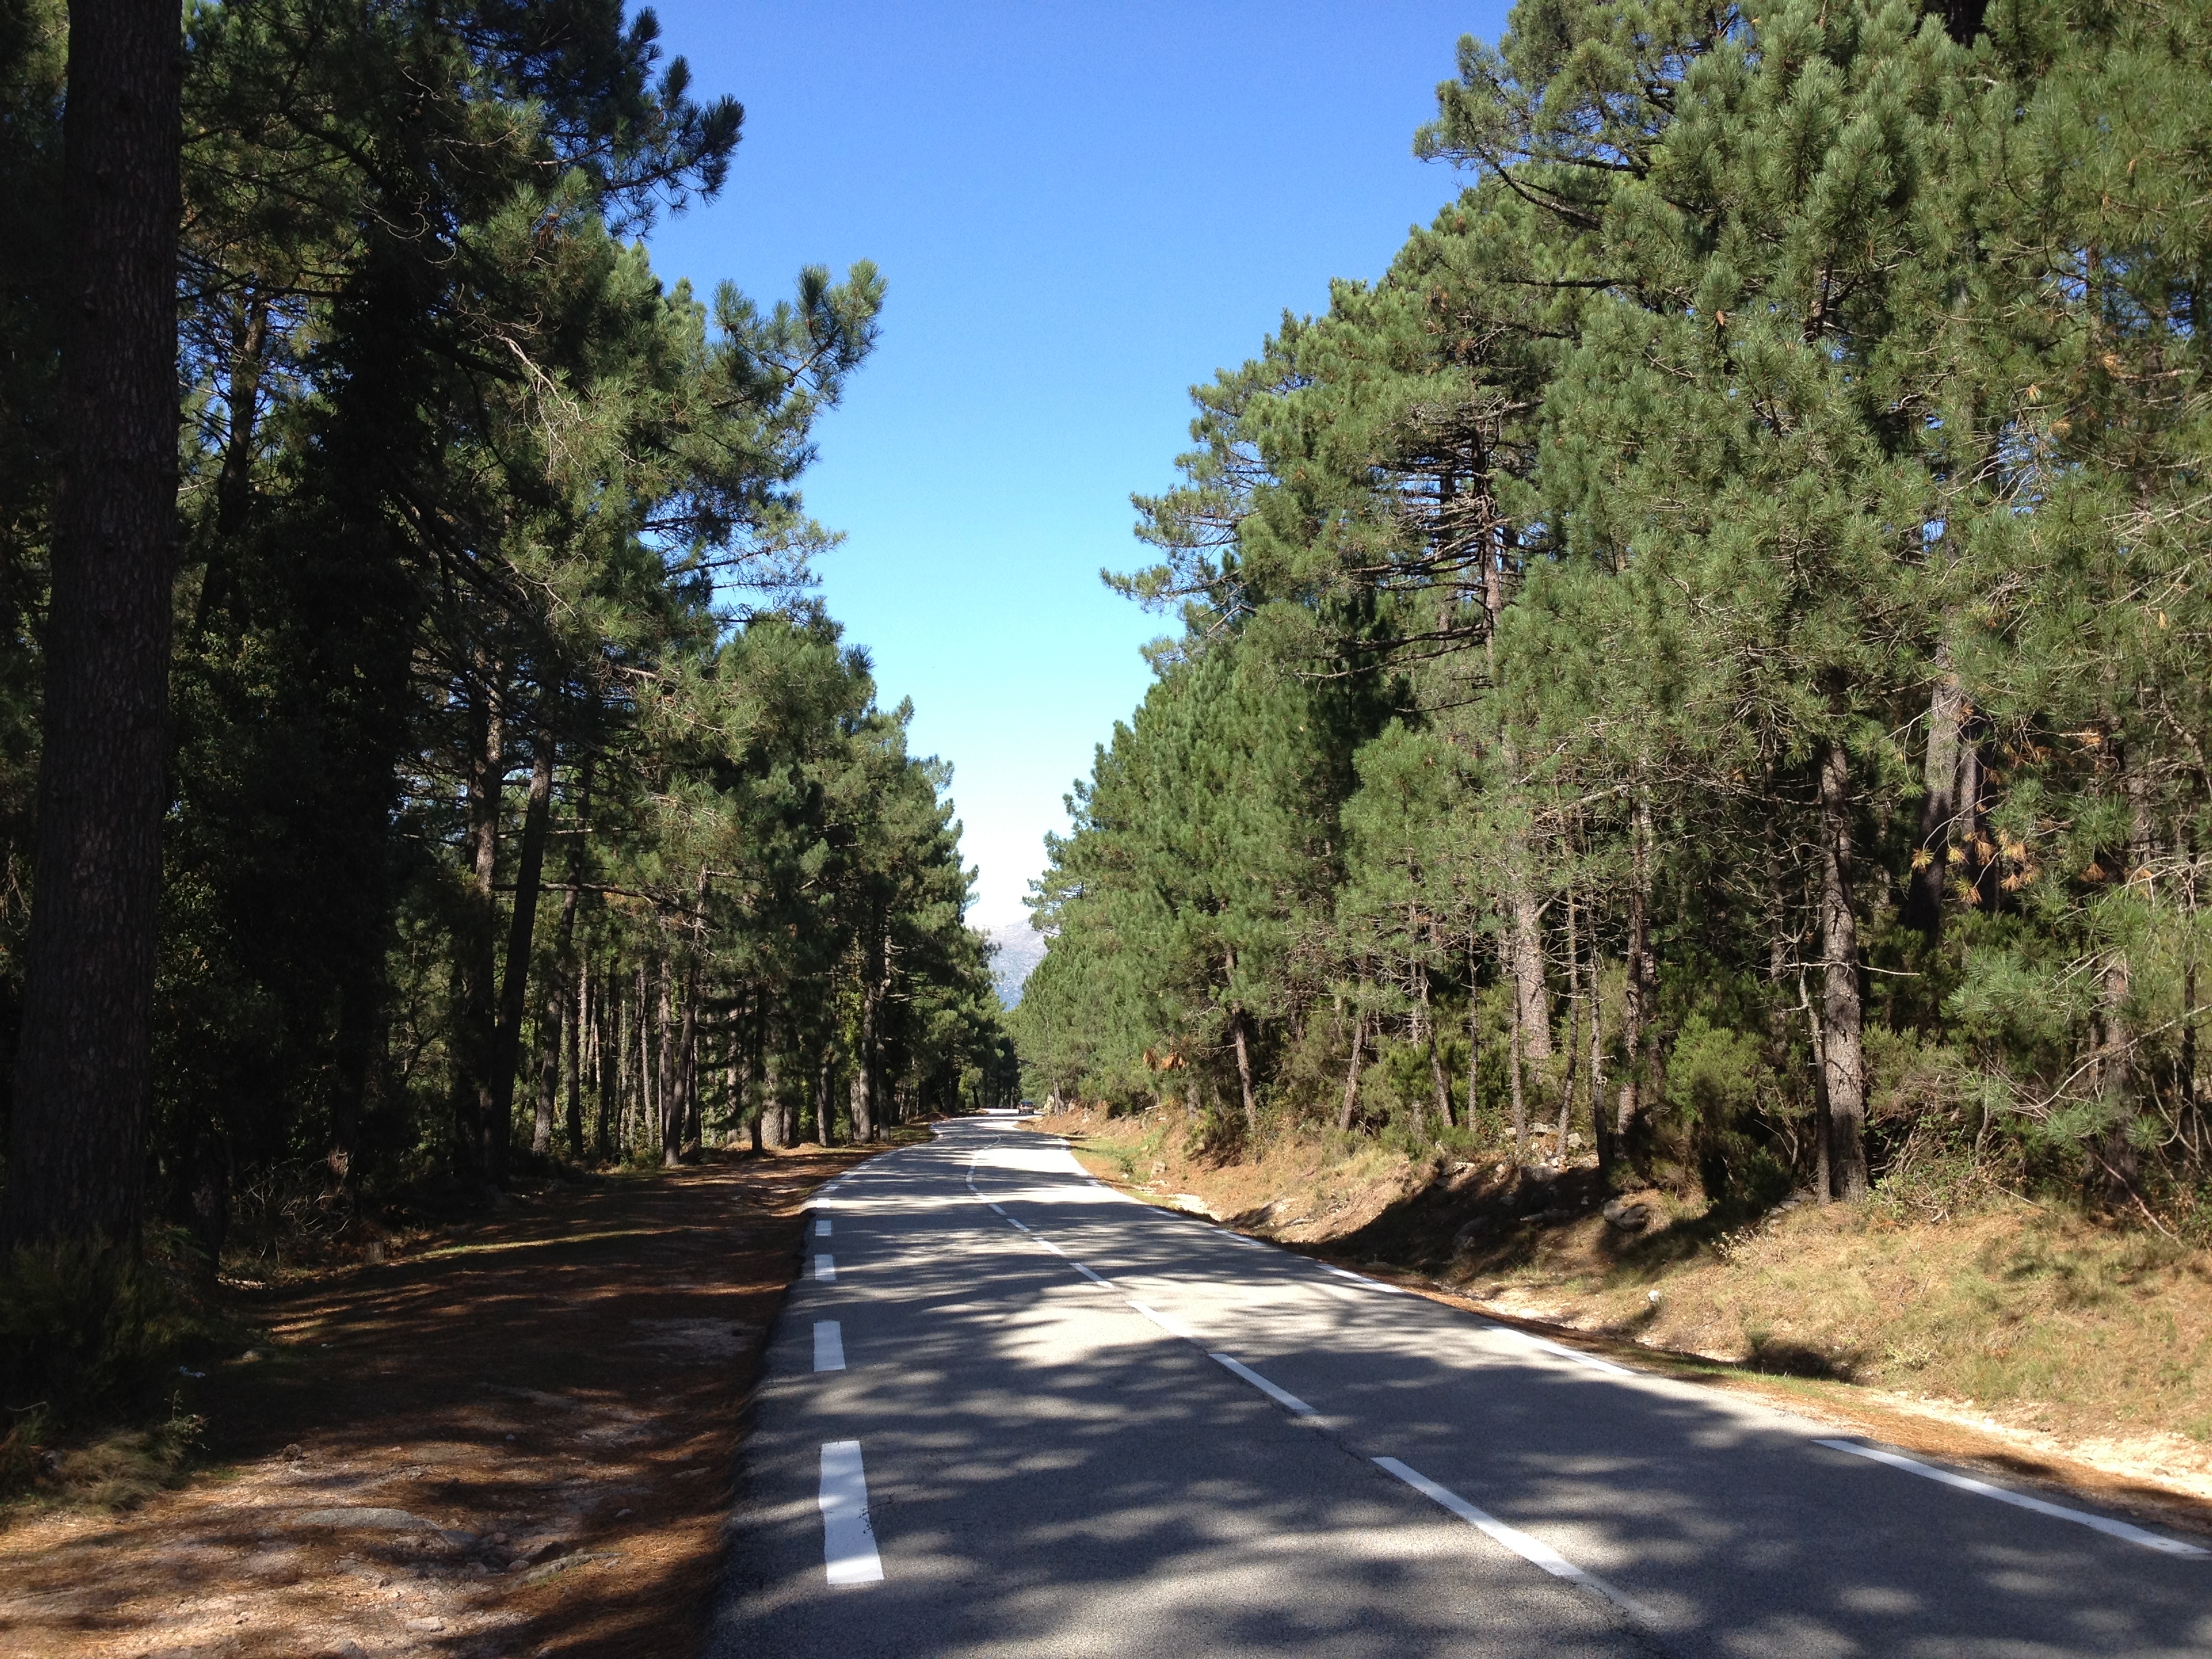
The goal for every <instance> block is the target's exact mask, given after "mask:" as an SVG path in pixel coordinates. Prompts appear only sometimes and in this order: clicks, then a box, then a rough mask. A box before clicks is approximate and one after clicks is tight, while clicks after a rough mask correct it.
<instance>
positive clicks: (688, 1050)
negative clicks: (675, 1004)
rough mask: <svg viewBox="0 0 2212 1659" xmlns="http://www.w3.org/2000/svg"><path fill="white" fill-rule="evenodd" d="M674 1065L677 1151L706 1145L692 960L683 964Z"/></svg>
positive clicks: (696, 975) (695, 971) (695, 974)
mask: <svg viewBox="0 0 2212 1659" xmlns="http://www.w3.org/2000/svg"><path fill="white" fill-rule="evenodd" d="M676 1065H677V1071H678V1077H679V1078H680V1079H681V1080H680V1081H679V1082H678V1085H677V1092H678V1094H679V1095H680V1096H681V1097H683V1102H684V1109H683V1122H682V1123H681V1124H680V1125H679V1126H678V1129H677V1132H676V1138H677V1142H678V1151H679V1152H681V1151H683V1150H684V1149H687V1148H690V1147H692V1146H700V1147H704V1146H705V1145H706V1144H707V1126H706V1121H705V1119H704V1117H703V1116H702V1114H701V1110H700V1104H699V963H698V960H697V958H696V957H694V958H692V959H691V960H689V961H687V962H686V963H684V1013H683V1024H682V1030H681V1034H680V1035H679V1036H678V1038H677V1041H676Z"/></svg>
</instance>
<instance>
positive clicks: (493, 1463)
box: [0, 1149, 863, 1659]
mask: <svg viewBox="0 0 2212 1659" xmlns="http://www.w3.org/2000/svg"><path fill="white" fill-rule="evenodd" d="M860 1156H863V1154H860V1153H858V1152H853V1151H849V1150H839V1151H835V1152H824V1151H820V1150H815V1149H807V1150H802V1151H799V1152H792V1153H787V1154H783V1155H781V1156H771V1157H768V1158H742V1159H736V1160H732V1161H731V1162H727V1163H719V1164H709V1165H708V1166H706V1167H702V1168H698V1169H688V1170H675V1171H671V1172H667V1173H665V1174H654V1175H652V1176H637V1177H626V1178H623V1179H619V1180H615V1181H610V1182H604V1183H602V1184H599V1185H597V1186H594V1187H592V1188H587V1189H584V1190H577V1189H574V1188H563V1189H556V1190H555V1191H554V1193H553V1194H550V1195H548V1196H544V1197H542V1198H540V1199H538V1200H534V1201H531V1202H527V1203H518V1204H517V1205H516V1206H514V1207H513V1208H511V1209H509V1210H508V1211H507V1212H505V1213H503V1214H502V1215H501V1216H500V1217H498V1218H495V1219H493V1220H489V1221H487V1222H483V1223H481V1224H478V1225H470V1226H467V1227H465V1228H461V1229H458V1230H455V1231H451V1232H448V1233H447V1234H446V1235H445V1236H443V1237H438V1238H432V1239H425V1240H422V1241H420V1242H419V1243H416V1245H414V1246H412V1247H410V1249H409V1251H408V1253H407V1255H406V1258H405V1259H404V1260H398V1261H392V1262H390V1263H387V1264H386V1265H381V1266H375V1267H366V1266H365V1267H349V1268H344V1269H339V1270H334V1271H332V1272H330V1273H324V1274H320V1275H317V1276H315V1277H313V1278H311V1279H308V1280H307V1281H305V1282H302V1283H297V1284H295V1285H288V1286H284V1287H282V1288H277V1289H270V1290H264V1291H248V1292H242V1293H240V1297H239V1303H240V1305H239V1306H238V1307H237V1308H236V1309H235V1312H236V1313H237V1315H238V1316H239V1317H240V1319H241V1320H242V1321H244V1322H247V1323H249V1324H251V1325H253V1326H256V1327H258V1328H264V1329H266V1330H267V1331H268V1332H270V1334H271V1336H272V1337H273V1339H274V1340H273V1342H264V1343H263V1344H262V1345H260V1346H258V1348H256V1349H254V1350H252V1351H251V1352H249V1354H248V1355H246V1356H243V1357H241V1358H237V1359H234V1360H233V1361H231V1362H230V1363H228V1364H225V1365H223V1366H221V1367H219V1368H216V1370H214V1371H213V1372H212V1373H211V1374H210V1376H209V1377H208V1378H207V1380H206V1381H205V1382H204V1383H197V1384H196V1385H194V1389H195V1392H194V1395H193V1397H192V1398H191V1400H190V1401H189V1402H188V1403H189V1405H190V1408H191V1410H193V1411H195V1412H197V1413H200V1414H202V1415H204V1416H205V1417H206V1418H207V1419H208V1422H209V1428H208V1430H207V1431H206V1435H205V1445H206V1450H207V1453H208V1455H209V1456H210V1459H211V1460H212V1461H213V1462H214V1463H215V1465H216V1467H214V1468H210V1469H206V1470H204V1471H203V1472H202V1473H201V1474H198V1475H197V1476H196V1477H195V1478H193V1479H192V1480H191V1481H190V1482H189V1483H188V1484H187V1485H186V1486H184V1487H183V1489H181V1490H178V1491H173V1492H162V1493H161V1494H160V1495H158V1496H156V1497H154V1498H151V1499H150V1500H149V1501H147V1502H145V1503H144V1504H143V1505H141V1506H139V1507H138V1508H137V1509H135V1510H131V1511H130V1512H128V1513H124V1514H113V1513H105V1512H98V1511H94V1510H87V1509H78V1510H74V1511H72V1510H55V1511H49V1512H46V1513H44V1514H37V1515H29V1516H21V1517H19V1518H18V1519H17V1521H16V1522H15V1524H14V1525H13V1526H11V1527H9V1528H8V1530H6V1531H5V1532H4V1533H0V1650H4V1651H6V1652H9V1653H21V1654H26V1655H28V1654H37V1655H39V1656H41V1659H95V1656H97V1659H185V1656H191V1659H216V1656H221V1659H264V1656H265V1659H318V1656H331V1659H337V1656H373V1659H385V1656H398V1655H410V1656H418V1655H419V1656H426V1659H427V1656H434V1655H435V1656H446V1655H451V1656H456V1659H459V1656H484V1659H489V1656H495V1655H496V1656H517V1659H520V1656H525V1655H530V1656H535V1655H558V1656H562V1659H583V1656H605V1659H614V1656H636V1659H665V1656H671V1655H677V1654H683V1653H689V1652H692V1651H695V1650H696V1648H697V1646H698V1644H699V1640H700V1633H701V1631H702V1626H703V1620H704V1615H705V1612H706V1604H707V1598H708V1594H709V1591H710V1589H711V1587H712V1583H713V1578H714V1571H715V1567H716V1564H717V1561H718V1559H719V1539H720V1525H721V1522H722V1519H723V1517H724V1516H725V1515H726V1512H727V1510H728V1505H729V1499H730V1481H731V1477H732V1468H733V1462H734V1451H735V1446H736V1442H737V1438H738V1431H739V1427H740V1413H741V1408H742V1406H743V1402H744V1399H745V1397H746V1395H747V1394H748V1392H749V1391H750V1388H751V1385H752V1383H753V1380H754V1378H755V1376H756V1374H757V1370H758V1365H759V1359H760V1354H761V1349H762V1346H763V1341H764V1340H765V1337H766V1334H767V1332H768V1330H769V1326H770V1325H771V1323H772V1322H773V1321H774V1319H775V1314H776V1310H777V1309H778V1307H779V1305H780V1304H781V1301H782V1298H783V1294H784V1291H785V1289H786V1287H787V1285H789V1283H790V1281H791V1279H792V1277H793V1273H794V1271H795V1269H796V1267H797V1265H798V1262H799V1249H800V1241H799V1228H800V1225H801V1222H802V1217H801V1215H800V1212H799V1206H800V1204H801V1202H802V1201H803V1200H804V1199H805V1195H806V1194H807V1192H808V1191H809V1190H810V1189H811V1188H813V1187H815V1186H817V1184H819V1183H820V1182H822V1181H823V1180H825V1179H827V1178H829V1176H832V1175H834V1174H835V1173H836V1171H838V1170H841V1169H842V1168H845V1167H847V1166H848V1165H849V1164H851V1163H853V1162H854V1160H855V1159H856V1158H859V1157H860Z"/></svg>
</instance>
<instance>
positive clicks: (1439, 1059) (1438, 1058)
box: [1421, 969, 1452, 1129]
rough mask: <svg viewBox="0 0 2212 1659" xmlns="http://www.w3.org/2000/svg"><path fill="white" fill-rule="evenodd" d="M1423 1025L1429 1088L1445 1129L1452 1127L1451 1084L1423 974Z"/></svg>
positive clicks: (1438, 1117) (1423, 974)
mask: <svg viewBox="0 0 2212 1659" xmlns="http://www.w3.org/2000/svg"><path fill="white" fill-rule="evenodd" d="M1421 1024H1423V1025H1424V1026H1425V1027H1426V1028H1427V1030H1428V1036H1429V1087H1430V1088H1431V1090H1432V1091H1434V1092H1435V1095H1436V1097H1437V1122H1438V1124H1439V1125H1440V1126H1441V1127H1443V1128H1447V1129H1449V1128H1450V1127H1451V1126H1452V1109H1451V1082H1450V1079H1448V1078H1446V1077H1445V1076H1444V1062H1443V1055H1441V1054H1438V1053H1437V1017H1436V1010H1435V1008H1434V1007H1432V1006H1431V1004H1430V1001H1429V975H1428V973H1427V971H1426V970H1425V969H1424V970H1423V972H1422V974H1421Z"/></svg>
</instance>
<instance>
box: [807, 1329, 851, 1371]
mask: <svg viewBox="0 0 2212 1659" xmlns="http://www.w3.org/2000/svg"><path fill="white" fill-rule="evenodd" d="M814 1369H815V1370H817V1371H842V1370H844V1369H845V1331H844V1328H843V1327H842V1326H841V1325H840V1324H838V1322H836V1320H834V1319H817V1320H816V1321H815V1322H814Z"/></svg>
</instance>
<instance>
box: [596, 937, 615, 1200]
mask: <svg viewBox="0 0 2212 1659" xmlns="http://www.w3.org/2000/svg"><path fill="white" fill-rule="evenodd" d="M614 970H615V964H614V963H612V962H609V963H607V968H606V971H605V973H602V974H600V975H598V976H597V979H596V981H595V983H594V989H595V991H596V993H597V994H596V995H595V996H594V997H593V999H592V1000H593V1001H594V1003H595V1004H596V1005H597V1012H598V1013H599V1021H598V1024H597V1025H596V1026H595V1027H594V1029H593V1032H592V1047H593V1048H594V1049H595V1050H596V1051H597V1054H598V1057H599V1097H598V1099H597V1100H595V1101H594V1102H593V1103H592V1105H593V1108H594V1110H593V1112H592V1151H593V1152H595V1153H597V1154H598V1156H599V1162H600V1163H602V1164H607V1163H611V1162H612V1161H613V1159H614V1155H615V1132H614V1126H615V1117H616V1114H617V1111H618V1110H619V1109H620V1107H621V1104H622V1028H621V1024H620V1021H621V1018H622V992H621V990H620V988H619V987H620V981H618V980H617V979H616V977H615V971H614Z"/></svg>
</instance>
